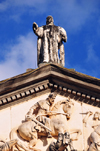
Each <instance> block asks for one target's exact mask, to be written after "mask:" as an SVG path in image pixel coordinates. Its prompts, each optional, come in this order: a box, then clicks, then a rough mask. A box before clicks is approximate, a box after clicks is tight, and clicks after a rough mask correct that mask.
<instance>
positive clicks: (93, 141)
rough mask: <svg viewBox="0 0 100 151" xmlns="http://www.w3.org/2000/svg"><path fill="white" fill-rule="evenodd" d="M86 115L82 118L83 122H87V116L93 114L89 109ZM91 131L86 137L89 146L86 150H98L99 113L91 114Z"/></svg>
mask: <svg viewBox="0 0 100 151" xmlns="http://www.w3.org/2000/svg"><path fill="white" fill-rule="evenodd" d="M86 114H87V115H86V116H85V118H84V119H83V123H85V124H87V121H88V118H89V117H90V116H91V115H92V114H93V113H92V112H91V111H89V112H87V113H86ZM91 127H92V128H93V132H92V133H91V134H90V136H89V138H88V144H89V148H88V151H99V150H100V113H99V112H95V113H94V115H93V124H92V125H91Z"/></svg>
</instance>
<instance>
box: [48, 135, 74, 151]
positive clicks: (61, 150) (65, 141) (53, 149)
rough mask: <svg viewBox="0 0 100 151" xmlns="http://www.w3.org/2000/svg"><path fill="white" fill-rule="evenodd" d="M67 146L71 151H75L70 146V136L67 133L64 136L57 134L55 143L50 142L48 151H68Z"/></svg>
mask: <svg viewBox="0 0 100 151" xmlns="http://www.w3.org/2000/svg"><path fill="white" fill-rule="evenodd" d="M68 146H69V147H70V150H71V151H75V150H74V148H73V145H72V140H71V139H70V134H69V133H68V132H66V133H65V134H63V133H59V134H58V139H57V142H52V143H51V144H50V146H49V151H65V150H66V151H68V149H67V147H68Z"/></svg>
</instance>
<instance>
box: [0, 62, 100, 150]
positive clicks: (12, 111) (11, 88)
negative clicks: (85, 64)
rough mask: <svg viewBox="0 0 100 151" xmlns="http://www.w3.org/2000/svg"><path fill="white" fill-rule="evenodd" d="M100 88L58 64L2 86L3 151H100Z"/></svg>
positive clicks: (0, 126) (99, 82)
mask: <svg viewBox="0 0 100 151" xmlns="http://www.w3.org/2000/svg"><path fill="white" fill-rule="evenodd" d="M40 73H41V74H40ZM59 79H60V80H59ZM99 85H100V80H99V79H96V78H93V77H89V76H87V75H83V74H80V73H77V72H76V71H73V70H69V69H66V68H62V67H59V66H57V65H54V64H47V65H45V66H42V67H40V68H38V69H36V70H32V71H29V72H27V73H24V74H22V75H18V76H16V77H13V78H10V79H7V80H5V81H1V83H0V123H1V124H0V139H1V141H0V149H1V151H18V150H23V151H25V150H26V151H32V150H33V151H34V150H37V151H49V150H50V151H53V150H68V151H70V150H78V151H81V150H82V151H83V150H85V151H88V150H89V151H94V150H100V149H99V148H100V147H99V146H100V145H99V143H100V140H99V139H100V136H99V135H100V134H99V132H100V130H99V129H100V128H99V127H100V94H99V92H100V86H99ZM51 94H54V97H53V99H51V101H53V100H54V102H53V105H51V103H50V101H48V98H49V97H51ZM51 98H52V97H51ZM49 100H50V99H49ZM45 102H46V104H45ZM48 106H50V107H49V108H48ZM47 115H48V116H47ZM48 121H49V122H48ZM39 122H40V123H39ZM42 124H43V125H42ZM28 126H29V127H28ZM25 128H26V129H25ZM27 129H28V130H29V131H27ZM49 129H50V130H49ZM30 130H31V131H30ZM26 132H29V133H27V134H28V135H27V137H26ZM29 134H30V135H29ZM48 134H49V135H48ZM34 140H35V141H34ZM32 145H33V146H32Z"/></svg>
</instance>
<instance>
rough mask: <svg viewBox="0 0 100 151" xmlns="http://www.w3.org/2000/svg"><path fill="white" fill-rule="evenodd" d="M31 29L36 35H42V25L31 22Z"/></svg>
mask: <svg viewBox="0 0 100 151" xmlns="http://www.w3.org/2000/svg"><path fill="white" fill-rule="evenodd" d="M33 31H34V33H35V34H36V35H37V36H38V37H41V38H42V37H43V27H38V25H37V24H36V23H35V22H34V23H33Z"/></svg>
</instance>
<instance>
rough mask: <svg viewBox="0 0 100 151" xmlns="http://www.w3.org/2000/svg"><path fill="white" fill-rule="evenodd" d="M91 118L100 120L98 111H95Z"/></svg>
mask: <svg viewBox="0 0 100 151" xmlns="http://www.w3.org/2000/svg"><path fill="white" fill-rule="evenodd" d="M93 119H94V120H96V119H98V120H100V113H99V112H95V114H94V117H93Z"/></svg>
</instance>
